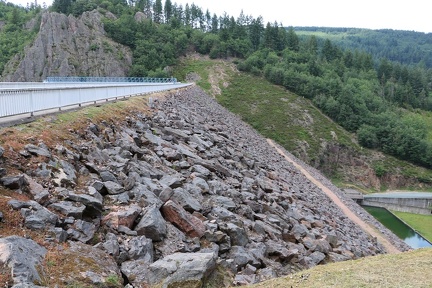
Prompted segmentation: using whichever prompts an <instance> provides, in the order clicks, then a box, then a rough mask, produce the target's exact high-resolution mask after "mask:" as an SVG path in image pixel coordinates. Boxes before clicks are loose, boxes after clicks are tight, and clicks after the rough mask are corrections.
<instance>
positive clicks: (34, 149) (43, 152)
mask: <svg viewBox="0 0 432 288" xmlns="http://www.w3.org/2000/svg"><path fill="white" fill-rule="evenodd" d="M24 148H25V149H26V150H27V151H28V152H29V153H31V154H33V155H36V156H44V157H48V158H51V153H50V152H49V151H48V149H46V148H44V147H39V146H36V145H33V144H27V145H25V146H24Z"/></svg>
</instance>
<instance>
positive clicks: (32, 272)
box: [0, 236, 47, 285]
mask: <svg viewBox="0 0 432 288" xmlns="http://www.w3.org/2000/svg"><path fill="white" fill-rule="evenodd" d="M46 253H47V250H46V249H45V248H44V247H42V246H40V245H39V244H37V243H36V242H35V241H33V240H31V239H26V238H22V237H18V236H8V237H5V238H0V263H1V265H2V266H4V267H8V268H9V269H10V271H11V274H12V276H13V281H14V283H13V284H15V285H17V284H26V283H34V282H37V281H41V275H39V272H38V266H39V265H41V264H42V261H43V260H44V258H45V255H46Z"/></svg>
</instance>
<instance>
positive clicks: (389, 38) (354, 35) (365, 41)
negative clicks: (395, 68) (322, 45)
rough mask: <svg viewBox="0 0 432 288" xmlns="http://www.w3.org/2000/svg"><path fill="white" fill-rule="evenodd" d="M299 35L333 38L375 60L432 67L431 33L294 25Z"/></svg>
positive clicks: (321, 38)
mask: <svg viewBox="0 0 432 288" xmlns="http://www.w3.org/2000/svg"><path fill="white" fill-rule="evenodd" d="M293 29H294V31H295V32H296V34H297V35H298V36H299V38H305V37H309V36H310V35H315V36H316V37H317V39H318V41H323V40H324V39H330V40H331V41H332V42H333V43H334V44H335V45H337V46H339V47H340V48H343V49H351V50H361V51H365V52H367V53H370V54H372V55H373V57H374V58H375V59H376V60H379V59H381V58H387V59H388V60H390V61H394V62H400V63H402V64H407V65H421V66H423V67H425V68H432V33H423V32H415V31H402V30H391V29H381V30H371V29H360V28H331V27H293Z"/></svg>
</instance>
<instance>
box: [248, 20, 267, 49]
mask: <svg viewBox="0 0 432 288" xmlns="http://www.w3.org/2000/svg"><path fill="white" fill-rule="evenodd" d="M263 31H264V24H263V18H262V17H261V16H260V17H258V18H256V19H253V20H252V21H251V24H250V26H249V39H250V41H251V43H252V49H253V50H254V51H256V50H258V48H259V46H260V43H261V37H262V33H263Z"/></svg>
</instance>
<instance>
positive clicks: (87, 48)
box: [1, 10, 132, 82]
mask: <svg viewBox="0 0 432 288" xmlns="http://www.w3.org/2000/svg"><path fill="white" fill-rule="evenodd" d="M102 17H103V15H102V14H100V13H99V12H98V11H97V10H93V11H90V12H84V13H83V14H82V15H81V16H80V17H79V18H75V17H74V16H72V15H69V16H66V15H64V14H59V13H55V12H45V13H43V14H42V20H41V26H40V31H39V34H38V35H37V37H36V39H35V41H34V42H33V43H32V44H31V45H30V46H28V47H26V48H25V52H24V53H23V54H22V55H21V54H18V55H16V56H15V57H14V58H13V59H12V60H11V61H9V63H8V64H7V65H6V66H5V71H4V72H3V75H2V77H1V80H2V81H14V82H15V81H23V82H24V81H41V80H44V79H45V78H46V77H47V76H126V75H127V73H128V71H129V69H130V67H131V65H132V53H131V51H130V49H129V48H127V47H125V46H122V45H120V44H118V43H116V42H114V41H112V40H111V39H110V38H108V37H107V35H106V33H105V31H104V28H103V23H102V21H101V20H102Z"/></svg>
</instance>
